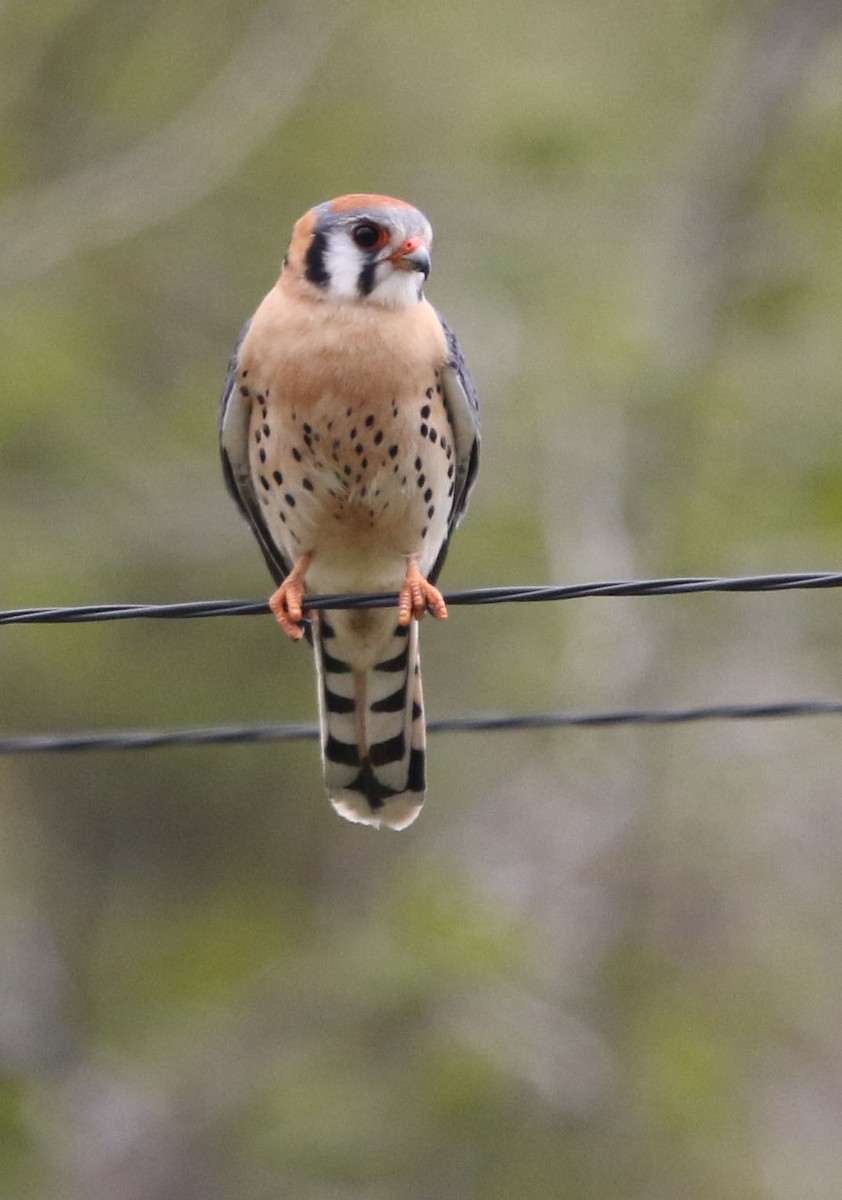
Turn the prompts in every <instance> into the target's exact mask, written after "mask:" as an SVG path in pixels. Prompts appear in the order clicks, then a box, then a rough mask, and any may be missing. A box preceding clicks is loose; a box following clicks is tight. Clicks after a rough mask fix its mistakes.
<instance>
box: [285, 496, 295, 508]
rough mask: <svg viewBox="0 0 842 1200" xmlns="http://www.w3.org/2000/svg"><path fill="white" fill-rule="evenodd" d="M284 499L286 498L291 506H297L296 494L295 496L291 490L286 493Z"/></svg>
mask: <svg viewBox="0 0 842 1200" xmlns="http://www.w3.org/2000/svg"><path fill="white" fill-rule="evenodd" d="M284 500H286V502H287V504H288V505H289V506H290V508H295V496H293V495H292V493H291V492H285V493H284Z"/></svg>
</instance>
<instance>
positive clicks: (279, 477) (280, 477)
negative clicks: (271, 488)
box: [272, 471, 284, 487]
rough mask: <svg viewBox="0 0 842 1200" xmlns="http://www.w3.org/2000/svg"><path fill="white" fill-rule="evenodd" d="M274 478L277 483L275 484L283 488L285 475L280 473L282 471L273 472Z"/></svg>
mask: <svg viewBox="0 0 842 1200" xmlns="http://www.w3.org/2000/svg"><path fill="white" fill-rule="evenodd" d="M272 478H273V479H274V481H275V483H276V484H277V485H278V487H280V486H281V484H282V483H283V481H284V477H283V475H282V474H281V472H280V471H273V472H272Z"/></svg>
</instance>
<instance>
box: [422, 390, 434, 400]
mask: <svg viewBox="0 0 842 1200" xmlns="http://www.w3.org/2000/svg"><path fill="white" fill-rule="evenodd" d="M424 395H425V396H426V397H427V399H428V400H432V398H433V389H432V388H427V390H426V392H425V393H424Z"/></svg>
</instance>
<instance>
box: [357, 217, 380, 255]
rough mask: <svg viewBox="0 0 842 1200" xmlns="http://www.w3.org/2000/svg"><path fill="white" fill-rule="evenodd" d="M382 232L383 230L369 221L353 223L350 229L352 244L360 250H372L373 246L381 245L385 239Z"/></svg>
mask: <svg viewBox="0 0 842 1200" xmlns="http://www.w3.org/2000/svg"><path fill="white" fill-rule="evenodd" d="M384 234H385V230H383V229H381V228H380V227H379V226H378V225H375V224H373V222H371V221H360V223H359V225H355V226H354V228H353V229H352V230H351V237H352V238H353V239H354V244H355V245H356V246H359V248H360V249H361V250H373V249H374V248H375V246H380V245H382V243H383V242H385V240H386V239H385V237H384Z"/></svg>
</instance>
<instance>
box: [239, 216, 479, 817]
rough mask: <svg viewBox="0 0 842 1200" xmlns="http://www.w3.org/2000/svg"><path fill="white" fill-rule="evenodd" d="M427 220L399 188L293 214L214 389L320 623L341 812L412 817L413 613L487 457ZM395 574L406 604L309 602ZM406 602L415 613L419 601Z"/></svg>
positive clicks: (262, 533) (418, 712)
mask: <svg viewBox="0 0 842 1200" xmlns="http://www.w3.org/2000/svg"><path fill="white" fill-rule="evenodd" d="M431 240H432V230H431V228H430V225H429V222H428V221H427V219H426V217H424V216H423V215H422V214H421V213H420V212H419V211H418V210H417V209H416V208H413V207H412V206H411V205H409V204H406V203H405V202H404V201H402V200H395V199H392V198H391V197H389V196H372V195H352V196H341V197H339V198H338V199H336V200H329V201H327V202H326V203H324V204H319V205H317V206H316V207H315V208H313V209H311V210H310V211H309V212H308V213H306V214H305V215H304V216H303V217H302V218H301V219H300V220H299V221H298V222H297V223H296V225H295V227H294V228H293V231H292V238H291V241H290V244H289V249H288V251H287V254H286V257H285V258H284V263H283V268H282V270H281V275H280V278H279V279H278V282H277V284H276V285H275V287H274V288H273V289H272V290H271V292H269V294H268V296H266V298H265V299H264V301H263V302H262V304H261V305H260V307H259V308H258V309H257V312H256V313H255V314H254V316H253V317H252V319H251V320H250V321H249V322H248V324H247V325H246V326H245V328H244V329H243V331H242V333H241V335H240V341H239V343H238V345H237V348H236V350H235V352H234V356H233V358H232V359H231V364H230V366H229V369H228V376H227V379H226V381H225V387H224V390H223V395H222V409H221V414H220V448H221V452H222V464H223V470H224V472H225V480H226V483H227V485H228V488H229V490H230V491H231V494H232V495H233V497H234V499H235V501H236V502H237V504H238V506H239V508H240V510H241V511H242V513H243V515H244V516H245V518H246V520H247V521H248V522H249V524H250V525H251V528H252V531H253V533H254V535H255V537H256V538H257V540H258V542H259V544H260V548H261V550H262V551H263V555H264V557H265V559H266V562H267V563H268V566H269V570H270V571H271V572H272V575H273V576H274V578H275V582H276V583H277V584H278V589H277V591H276V592H275V593H274V595H273V596H272V598H271V600H270V602H269V603H270V606H271V608H272V611H273V613H274V614H275V616H276V618H277V620H278V623H279V624H280V625H281V627H282V629H283V630H284V631H285V633H287V634H288V635H289V636H290V637H291V638H300V637H301V636H302V633H303V632H306V633H307V636H308V638H310V639H311V640H312V643H313V647H314V650H315V655H316V664H317V669H318V677H319V712H320V717H321V742H322V756H323V761H324V773H325V782H326V784H327V788H328V792H329V794H330V799H331V801H332V803H333V805H334V807H335V808H336V810H337V811H338V812H339V813H341V815H342V816H343V817H346V818H348V820H351V821H360V822H363V823H364V824H367V825H381V824H382V825H388V826H390V827H391V828H392V829H403V828H405V826H407V825H409V824H410V823H411V822H412V821H414V820H415V818H416V817H417V815H418V813H419V811H420V809H421V805H422V803H423V799H424V787H425V763H424V759H425V740H426V738H425V726H424V706H423V700H422V694H421V675H420V670H419V659H418V620H420V619H421V617H423V616H424V613H425V612H426V611H427V609H429V610H430V611H431V612H432V613H433V615H434V616H436V617H439V618H444V617H446V616H447V610H446V608H445V604H444V600H443V599H442V596H441V593H440V592H439V591H438V589H437V588H436V587H435V586H434V585H435V580H436V577H437V576H438V573H439V571H440V570H441V566H442V563H443V562H444V556H445V553H446V551H447V545H448V542H449V540H450V535H451V534H452V533H453V530H454V529H455V528H456V525H457V524H458V523H459V520H460V518H461V516H462V513H463V512H464V509H465V504H466V501H467V498H468V492H469V491H470V488H471V486H472V484H473V481H474V477H475V475H476V470H477V463H478V458H479V427H478V413H477V399H476V394H475V392H474V387H473V384H472V382H471V378H470V375H469V374H468V370H467V367H466V366H465V362H464V360H463V358H462V355H461V353H460V351H459V347H458V345H457V343H456V339H455V338H454V336H453V334H452V333H451V331H450V329H448V327H447V325H446V324H445V323H444V321H443V320H442V319H441V317H440V316H439V315H438V314H437V313H436V311H435V309H434V308H432V306H431V305H430V304H429V303H428V302H427V300H425V298H424V293H423V288H424V282H425V280H426V279H427V276H428V274H429V271H430V243H431ZM347 592H398V593H399V600H398V609H397V613H396V612H395V610H394V609H388V608H367V609H350V610H342V609H336V610H331V611H328V612H324V611H319V612H313V613H311V614H309V615H308V614H306V613H304V612H302V601H303V598H304V596H305V594H309V595H315V594H321V595H336V594H340V593H347ZM413 617H414V618H416V619H415V620H413Z"/></svg>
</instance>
